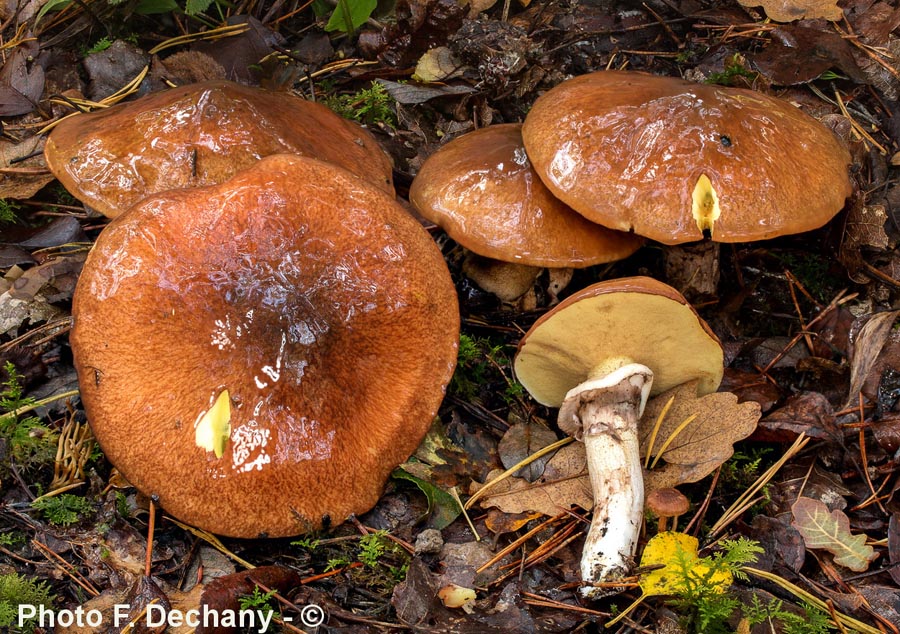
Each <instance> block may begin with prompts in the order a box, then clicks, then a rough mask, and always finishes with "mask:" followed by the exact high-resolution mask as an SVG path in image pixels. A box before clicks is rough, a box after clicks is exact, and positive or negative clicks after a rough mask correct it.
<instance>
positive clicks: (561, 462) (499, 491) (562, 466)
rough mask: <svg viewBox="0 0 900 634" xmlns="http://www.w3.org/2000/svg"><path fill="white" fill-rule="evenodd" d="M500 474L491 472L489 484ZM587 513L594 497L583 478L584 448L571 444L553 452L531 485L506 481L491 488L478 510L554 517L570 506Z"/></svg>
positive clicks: (529, 483) (518, 480)
mask: <svg viewBox="0 0 900 634" xmlns="http://www.w3.org/2000/svg"><path fill="white" fill-rule="evenodd" d="M500 473H502V471H500V470H497V471H494V472H492V473H491V474H489V475H488V477H487V482H490V481H491V480H492V479H494V478H495V477H496V476H497V475H499V474H500ZM573 505H574V506H579V507H581V508H583V509H585V510H590V509H591V508H593V506H594V494H593V490H592V489H591V483H590V479H589V478H588V475H587V459H586V457H585V453H584V445H582V444H581V443H572V444H569V445H566V446H565V447H563V448H562V449H560V450H559V451H557V452H556V455H555V456H553V458H552V459H551V460H550V461H549V462H548V463H547V466H546V467H545V468H544V473H543V475H542V476H541V477H540V478H539V479H538V480H536V481H534V482H528V481H527V480H525V479H524V478H515V477H510V478H506V479H505V480H503V481H502V482H498V483H497V484H496V485H493V486H492V489H491V492H490V493H489V494H487V495H485V496H484V498H482V500H481V506H482V508H487V507H492V506H494V507H497V508H499V509H500V510H501V511H503V512H504V513H526V512H529V511H535V512H538V513H543V514H544V515H548V516H554V515H558V514H559V513H560V512H562V511H564V510H566V509H568V508H569V507H571V506H573Z"/></svg>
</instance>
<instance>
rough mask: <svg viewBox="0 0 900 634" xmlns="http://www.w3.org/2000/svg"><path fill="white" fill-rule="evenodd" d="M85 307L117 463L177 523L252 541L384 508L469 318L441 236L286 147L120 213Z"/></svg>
mask: <svg viewBox="0 0 900 634" xmlns="http://www.w3.org/2000/svg"><path fill="white" fill-rule="evenodd" d="M73 315H74V320H75V323H74V327H73V331H72V335H71V343H72V349H73V352H74V355H75V364H76V368H77V370H78V375H79V379H80V384H81V395H82V398H83V400H84V406H85V410H86V412H87V414H88V417H89V420H90V422H91V425H92V427H93V430H94V433H95V434H96V437H97V439H98V441H99V442H100V445H101V446H102V448H103V450H104V452H105V453H106V455H107V456H108V457H109V459H110V461H111V462H112V463H113V464H114V465H115V466H117V467H118V468H119V469H120V470H121V471H122V473H123V474H124V475H125V477H126V478H128V479H129V481H131V482H132V483H133V484H134V485H136V486H137V487H138V488H139V489H141V490H142V491H144V492H145V493H147V494H155V495H158V496H159V500H160V503H161V504H162V506H163V507H164V508H165V509H166V510H167V511H168V512H170V513H171V514H173V515H175V516H176V517H179V518H181V519H182V520H184V521H186V522H189V523H192V524H195V525H197V526H200V527H202V528H205V529H207V530H210V531H213V532H216V533H222V534H226V535H232V536H242V537H252V536H256V535H259V534H267V535H270V536H276V535H289V534H297V533H300V532H303V531H305V530H309V529H314V528H317V527H320V526H322V525H323V523H325V524H327V522H328V519H326V517H327V518H330V521H332V522H335V523H336V522H340V521H342V520H343V519H345V518H346V517H347V516H348V515H349V514H351V513H361V512H364V511H366V510H367V509H369V508H370V507H371V506H373V505H374V503H375V502H376V501H377V500H378V498H379V496H380V494H381V492H382V487H383V485H384V482H385V480H386V478H387V476H388V474H389V473H390V471H391V470H392V469H393V468H394V467H395V466H396V465H397V464H399V463H401V462H402V461H403V460H404V459H406V458H407V457H408V456H409V455H410V454H411V453H412V452H413V451H414V450H415V448H416V446H417V445H418V443H419V442H420V441H421V439H422V438H423V436H424V435H425V432H426V431H427V429H428V427H429V425H430V424H431V421H432V419H433V417H434V415H435V412H436V410H437V407H438V405H439V404H440V402H441V399H442V397H443V393H444V388H445V386H446V384H447V382H448V381H449V379H450V376H451V374H452V371H453V368H454V365H455V361H456V348H457V338H458V332H459V317H458V309H457V302H456V296H455V292H454V287H453V284H452V282H451V279H450V275H449V272H448V270H447V268H446V265H445V263H444V261H443V259H442V257H441V254H440V251H439V250H438V248H437V247H436V246H435V244H434V243H433V241H432V240H431V239H430V237H429V236H428V234H427V232H425V231H424V230H423V229H422V227H421V226H420V225H419V224H418V223H417V222H416V221H415V220H414V219H413V218H412V217H411V216H409V215H408V214H407V213H405V211H404V210H403V209H402V208H401V207H400V206H399V205H398V204H397V203H396V202H395V201H394V200H393V198H392V197H391V196H389V195H387V194H385V193H384V192H381V191H378V190H376V189H374V188H373V187H372V186H370V185H368V184H367V183H365V182H363V181H361V180H359V179H358V178H356V177H354V176H353V175H351V174H349V173H348V172H346V171H344V170H342V169H339V168H336V167H333V166H330V165H327V164H325V163H322V162H319V161H315V160H312V159H306V158H301V157H296V156H284V155H281V156H272V157H269V158H266V159H263V160H261V161H259V162H258V163H257V164H256V165H255V166H254V167H251V168H248V169H247V170H245V171H243V172H240V173H238V174H237V175H235V176H234V177H233V178H232V179H231V180H229V181H227V182H225V183H224V184H220V185H216V186H209V187H203V188H194V189H183V190H176V191H172V192H168V193H165V194H160V195H158V196H154V197H151V198H148V199H146V200H144V201H143V202H141V203H138V205H136V206H135V207H134V208H133V209H132V210H131V211H129V213H127V214H124V215H123V216H121V217H119V218H118V219H116V220H114V221H113V222H112V223H110V225H109V226H108V227H107V228H106V229H104V231H103V232H102V233H101V235H100V237H99V238H98V240H97V242H96V244H95V246H94V248H93V250H92V251H91V254H90V256H89V258H88V261H87V263H86V264H85V267H84V271H83V273H82V274H81V278H80V279H79V282H78V286H77V290H76V293H75V298H74V306H73Z"/></svg>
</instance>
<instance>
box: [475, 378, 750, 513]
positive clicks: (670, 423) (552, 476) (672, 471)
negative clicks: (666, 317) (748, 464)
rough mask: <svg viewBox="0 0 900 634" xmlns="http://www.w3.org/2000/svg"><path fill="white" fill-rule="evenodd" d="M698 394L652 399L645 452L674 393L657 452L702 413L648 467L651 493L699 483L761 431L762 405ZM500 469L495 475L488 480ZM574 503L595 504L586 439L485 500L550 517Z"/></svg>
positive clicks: (680, 392)
mask: <svg viewBox="0 0 900 634" xmlns="http://www.w3.org/2000/svg"><path fill="white" fill-rule="evenodd" d="M696 394H697V386H696V383H694V382H691V383H685V384H684V385H680V386H678V387H675V388H672V389H671V390H669V391H667V392H664V393H662V394H660V395H658V396H656V397H655V398H653V399H651V400H650V402H649V403H647V407H646V409H645V411H644V416H643V418H642V419H641V423H640V425H641V428H640V437H641V451H642V455H645V454H646V451H647V446H648V444H649V437H650V433H651V431H652V429H653V426H654V424H655V423H656V419H657V417H658V416H659V412H660V411H662V409H663V407H664V406H665V404H666V402H667V401H668V400H669V398H670V397H672V396H673V395H674V396H675V400H674V401H673V405H672V407H671V408H670V409H669V412H668V415H667V416H666V417H665V419H664V420H663V422H662V424H661V425H660V429H659V432H658V433H657V439H656V443H655V445H654V446H655V449H654V451H653V453H654V456H655V454H656V452H658V451H659V450H660V449H661V448H662V446H663V443H665V441H666V439H667V438H669V436H670V435H671V434H672V432H673V431H674V430H675V428H676V427H678V426H679V425H680V424H681V423H682V421H684V420H685V419H686V418H687V417H688V416H691V415H693V414H697V416H696V418H695V419H694V420H693V421H691V422H690V423H689V424H688V425H687V426H686V427H685V428H684V429H683V430H682V431H681V432H680V433H679V434H678V435H677V436H676V437H675V438H674V440H673V441H672V442H671V443H670V444H669V445H668V447H667V448H666V450H665V451H664V452H663V454H662V461H661V462H664V463H665V464H662V465H661V466H660V465H659V464H658V465H657V466H656V468H654V469H651V470H650V471H644V488H645V490H646V491H647V492H650V491H653V490H655V489H659V488H663V487H669V486H677V485H679V484H683V483H685V482H696V481H697V480H700V479H701V478H703V477H705V476H707V475H709V474H710V473H712V472H713V471H714V470H715V469H716V468H717V467H718V466H719V465H720V464H722V463H723V462H725V461H726V460H728V458H730V457H731V455H732V454H733V453H734V447H733V446H732V443H734V442H736V441H738V440H741V439H743V438H746V437H747V436H749V435H750V434H751V433H753V430H754V429H756V424H757V422H758V421H759V417H760V408H759V404H758V403H755V402H747V403H738V402H737V397H736V396H735V395H734V394H731V393H728V392H717V393H715V394H708V395H706V396H702V397H698V396H697V395H696ZM499 473H501V472H500V471H496V472H493V473H491V474H490V475H489V476H488V478H487V481H488V482H490V481H491V480H492V479H493V478H494V477H496V476H497V475H498V474H499ZM573 505H575V506H579V507H581V508H583V509H586V510H587V509H591V508H592V507H593V491H592V489H591V483H590V479H589V478H588V473H587V462H586V459H585V454H584V445H583V444H582V443H573V444H571V445H567V446H565V447H563V448H562V449H560V450H559V451H558V452H557V453H556V455H555V456H554V457H553V459H552V460H550V461H549V462H548V463H547V467H546V468H545V469H544V474H543V476H542V477H541V478H540V479H539V480H537V481H535V482H533V483H529V482H528V481H526V480H524V479H522V478H507V479H506V480H503V481H501V482H499V483H498V484H497V485H495V486H494V487H493V488H492V489H491V492H490V493H489V494H488V495H486V496H485V497H484V498H483V499H482V500H481V506H482V507H484V508H487V507H491V506H495V507H497V508H499V509H500V510H502V511H504V512H506V513H524V512H526V511H537V512H540V513H543V514H544V515H550V516H552V515H556V514H558V513H559V512H560V511H562V510H564V509H567V508H569V507H570V506H573Z"/></svg>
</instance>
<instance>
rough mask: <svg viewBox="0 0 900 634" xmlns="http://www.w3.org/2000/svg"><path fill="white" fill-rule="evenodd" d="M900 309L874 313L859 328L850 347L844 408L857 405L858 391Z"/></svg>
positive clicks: (873, 364) (872, 366)
mask: <svg viewBox="0 0 900 634" xmlns="http://www.w3.org/2000/svg"><path fill="white" fill-rule="evenodd" d="M898 316H900V310H888V311H884V312H881V313H875V314H874V315H872V316H871V317H870V318H869V319H868V321H866V323H865V324H864V325H863V327H862V328H861V329H860V331H859V334H858V335H857V336H856V338H855V340H854V341H853V345H852V347H851V349H850V391H849V392H848V394H847V401H846V402H845V403H844V408H847V407H850V406H855V405H858V403H859V400H858V399H859V393H860V391H861V390H862V389H863V385H864V384H865V382H866V379H867V378H868V377H869V374H870V373H871V372H872V370H873V368H874V367H875V362H876V361H877V360H878V357H879V356H880V354H881V351H882V350H883V349H884V347H885V344H886V343H887V342H888V338H889V336H890V334H891V329H892V328H893V326H894V322H895V321H897V317H898Z"/></svg>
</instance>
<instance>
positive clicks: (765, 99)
mask: <svg viewBox="0 0 900 634" xmlns="http://www.w3.org/2000/svg"><path fill="white" fill-rule="evenodd" d="M523 138H524V142H525V147H526V149H527V151H528V156H529V158H530V159H531V161H532V164H533V165H534V166H535V169H536V170H537V172H538V173H539V174H540V176H541V178H542V180H543V181H544V183H545V184H546V185H547V187H548V188H549V189H550V190H551V191H552V192H553V193H554V194H555V195H556V196H557V197H558V198H560V199H562V200H563V201H564V202H566V203H567V204H569V205H570V206H571V207H572V208H573V209H575V210H576V211H578V212H579V213H580V214H582V215H584V216H585V217H586V218H588V219H589V220H592V221H593V222H597V223H600V224H603V225H605V226H607V227H611V228H614V229H620V230H623V231H628V230H633V231H634V232H635V233H637V234H639V235H643V236H646V237H648V238H652V239H654V240H658V241H660V242H664V243H667V244H676V243H680V242H689V241H693V240H699V239H701V238H702V237H703V232H702V231H701V229H700V228H699V227H698V223H697V220H696V219H695V217H694V215H693V213H692V204H693V195H694V190H695V187H696V185H697V183H698V180H699V179H700V177H701V176H703V175H705V176H706V178H708V179H709V182H710V183H711V185H712V187H713V189H714V190H715V197H716V198H717V202H718V205H719V213H718V217H717V218H716V219H715V221H714V222H713V223H711V234H712V239H713V240H716V241H721V242H741V241H749V240H761V239H766V238H772V237H775V236H779V235H785V234H791V233H799V232H802V231H808V230H811V229H814V228H817V227H820V226H822V225H823V224H825V223H826V222H827V221H828V220H829V219H831V218H832V217H833V216H834V215H835V214H836V213H837V212H838V211H840V210H841V208H842V207H843V205H844V201H845V199H846V198H847V196H849V194H850V193H851V189H852V187H851V182H850V178H849V176H848V166H849V164H850V155H849V153H848V152H847V150H846V149H845V148H844V146H843V145H842V144H841V143H840V142H839V141H838V140H837V138H836V137H835V136H834V134H833V133H832V132H831V131H830V130H829V129H827V128H826V127H824V126H823V125H822V124H820V123H819V122H818V121H816V120H815V119H813V118H812V117H810V116H808V115H806V114H805V113H803V112H801V111H800V110H799V109H798V108H795V107H794V106H793V105H791V104H790V103H788V102H786V101H782V100H780V99H777V98H774V97H770V96H767V95H764V94H762V93H759V92H755V91H751V90H744V89H738V88H724V87H720V86H713V85H706V84H697V83H692V82H688V81H684V80H681V79H677V78H670V77H657V76H653V75H647V74H644V73H637V72H626V71H601V72H596V73H591V74H588V75H583V76H580V77H576V78H574V79H571V80H568V81H565V82H563V83H561V84H559V85H558V86H556V87H555V88H553V89H552V90H550V91H548V92H547V93H545V94H544V95H542V96H541V97H540V98H538V100H537V101H536V102H535V103H534V106H533V107H532V109H531V111H530V112H529V114H528V116H527V117H526V119H525V124H524V128H523Z"/></svg>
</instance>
